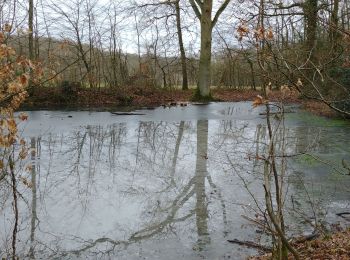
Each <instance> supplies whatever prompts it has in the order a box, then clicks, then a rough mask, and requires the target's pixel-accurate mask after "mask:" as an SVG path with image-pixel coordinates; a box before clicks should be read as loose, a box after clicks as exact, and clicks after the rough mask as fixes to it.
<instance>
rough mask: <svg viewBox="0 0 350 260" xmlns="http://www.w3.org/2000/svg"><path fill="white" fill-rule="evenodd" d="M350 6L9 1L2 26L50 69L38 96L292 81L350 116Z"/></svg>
mask: <svg viewBox="0 0 350 260" xmlns="http://www.w3.org/2000/svg"><path fill="white" fill-rule="evenodd" d="M349 5H350V3H349V1H347V0H344V1H340V0H329V1H317V0H305V1H280V0H276V1H266V0H259V1H238V0H237V1H229V0H226V1H200V0H192V1H180V0H174V1H171V0H166V1H163V0H162V1H155V0H153V1H141V0H140V1H119V2H118V1H109V2H108V1H97V0H74V1H70V2H65V1H47V0H40V1H34V0H30V1H29V2H27V1H23V2H22V1H3V2H2V4H1V6H0V24H1V25H2V28H4V27H6V26H7V27H8V28H10V30H7V33H6V35H7V40H6V41H7V42H8V43H9V44H10V45H11V46H13V47H14V48H15V49H16V50H17V53H18V54H19V55H25V56H27V57H28V58H30V59H31V60H33V61H36V62H39V63H40V66H41V67H42V68H43V78H42V80H41V81H40V82H39V83H38V84H33V86H32V89H33V90H32V91H31V92H32V93H35V92H37V93H40V92H42V91H45V89H47V88H52V87H56V86H59V87H61V89H63V91H64V92H66V93H67V94H72V93H73V92H77V91H78V89H82V88H83V89H91V90H94V91H96V90H97V91H101V89H102V90H103V91H106V89H109V90H112V92H123V91H125V89H124V87H125V86H136V87H138V89H140V88H141V92H142V91H143V90H142V88H145V89H146V88H147V87H152V88H158V89H166V90H169V89H180V88H182V89H183V90H186V89H188V88H189V87H190V88H195V87H196V86H197V85H198V88H199V89H201V91H200V92H199V94H200V95H201V96H207V95H208V94H209V90H206V92H203V91H202V90H203V89H209V86H216V87H226V88H230V89H247V88H248V89H259V90H260V89H265V88H266V87H268V86H269V88H270V89H281V87H282V89H283V88H284V89H287V87H288V90H290V89H292V88H294V89H297V91H298V92H300V93H302V95H304V96H306V97H309V98H316V99H318V100H321V101H323V102H324V103H325V104H327V105H328V106H330V107H332V108H333V109H335V110H339V112H342V113H343V114H346V115H349V112H348V110H349V102H348V99H349V85H350V61H349V48H350V47H349V45H350V40H349V28H350V14H349ZM205 8H207V9H205ZM202 12H203V14H204V15H203V14H202ZM209 13H210V15H208V14H209ZM208 17H209V19H207V18H208ZM208 21H210V22H208ZM209 23H210V26H209V27H208V26H207V27H208V28H206V24H209ZM201 43H202V45H201ZM204 43H205V44H204ZM205 48H207V49H205ZM208 53H210V55H209V54H208ZM201 54H202V55H201ZM301 84H302V86H303V88H301ZM203 85H205V86H204V87H203ZM201 86H202V87H201ZM35 89H40V90H39V91H35ZM109 92H111V91H109ZM73 94H74V93H73ZM126 99H128V97H126ZM126 103H127V102H126ZM344 112H345V113H344Z"/></svg>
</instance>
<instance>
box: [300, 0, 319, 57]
mask: <svg viewBox="0 0 350 260" xmlns="http://www.w3.org/2000/svg"><path fill="white" fill-rule="evenodd" d="M317 8H318V6H317V0H307V1H306V2H305V4H304V8H303V9H304V14H305V27H306V28H305V32H306V41H305V47H306V49H307V51H312V50H313V49H314V47H315V45H316V33H317V12H318V9H317Z"/></svg>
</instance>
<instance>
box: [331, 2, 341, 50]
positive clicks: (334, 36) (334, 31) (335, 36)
mask: <svg viewBox="0 0 350 260" xmlns="http://www.w3.org/2000/svg"><path fill="white" fill-rule="evenodd" d="M338 12H339V0H333V9H332V15H331V21H330V29H329V38H330V42H331V44H333V45H334V46H336V45H337V44H338V41H339V39H340V35H339V32H338V26H339V16H338Z"/></svg>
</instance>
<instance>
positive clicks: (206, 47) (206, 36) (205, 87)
mask: <svg viewBox="0 0 350 260" xmlns="http://www.w3.org/2000/svg"><path fill="white" fill-rule="evenodd" d="M212 5H213V2H212V1H211V0H210V1H204V3H203V9H202V16H201V21H200V22H201V51H200V58H199V73H198V90H199V94H200V96H201V97H204V98H205V97H209V96H210V83H211V67H210V65H211V41H212V39H211V32H212V21H211V12H212Z"/></svg>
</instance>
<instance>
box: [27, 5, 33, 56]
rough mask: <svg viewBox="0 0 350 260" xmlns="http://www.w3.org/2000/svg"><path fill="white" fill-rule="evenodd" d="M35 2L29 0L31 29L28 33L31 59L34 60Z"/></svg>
mask: <svg viewBox="0 0 350 260" xmlns="http://www.w3.org/2000/svg"><path fill="white" fill-rule="evenodd" d="M33 19H34V3H33V0H29V10H28V27H29V28H28V29H29V34H28V51H29V59H30V60H33V59H34V37H33V35H34V25H33V24H34V23H33Z"/></svg>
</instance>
